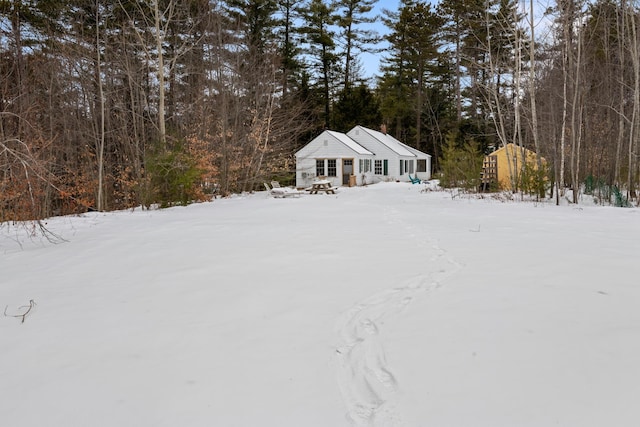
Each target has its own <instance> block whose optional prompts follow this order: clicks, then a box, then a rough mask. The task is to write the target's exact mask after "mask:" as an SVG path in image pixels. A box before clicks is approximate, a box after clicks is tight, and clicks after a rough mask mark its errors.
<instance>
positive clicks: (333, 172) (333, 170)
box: [327, 159, 338, 176]
mask: <svg viewBox="0 0 640 427" xmlns="http://www.w3.org/2000/svg"><path fill="white" fill-rule="evenodd" d="M337 173H338V168H337V167H336V159H329V160H327V176H338V175H337Z"/></svg>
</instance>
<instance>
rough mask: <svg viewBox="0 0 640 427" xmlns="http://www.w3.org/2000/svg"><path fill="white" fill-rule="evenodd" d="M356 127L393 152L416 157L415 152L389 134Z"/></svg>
mask: <svg viewBox="0 0 640 427" xmlns="http://www.w3.org/2000/svg"><path fill="white" fill-rule="evenodd" d="M356 128H358V129H360V130H362V131H363V132H366V133H368V134H369V135H371V136H372V137H374V138H375V139H376V140H377V141H378V142H380V143H382V144H383V145H385V146H386V147H387V148H389V149H390V150H391V151H393V152H394V153H396V154H398V155H400V156H407V157H417V154H416V153H413V152H412V151H411V150H409V149H408V148H409V147H407V146H406V145H404V144H403V143H402V142H400V141H398V140H397V139H395V138H394V137H392V136H391V135H389V134H386V133H382V132H378V131H377V130H373V129H369V128H366V127H364V126H356ZM354 129H355V128H354ZM423 154H426V153H423Z"/></svg>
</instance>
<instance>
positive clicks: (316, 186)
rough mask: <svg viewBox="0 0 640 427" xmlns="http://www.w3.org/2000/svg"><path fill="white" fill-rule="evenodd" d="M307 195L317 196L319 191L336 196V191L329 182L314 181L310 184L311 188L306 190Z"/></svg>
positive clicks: (324, 180)
mask: <svg viewBox="0 0 640 427" xmlns="http://www.w3.org/2000/svg"><path fill="white" fill-rule="evenodd" d="M307 191H308V192H309V194H318V192H319V191H324V192H325V193H326V194H336V190H335V188H334V187H332V186H331V182H330V181H327V180H326V179H323V180H320V181H314V182H313V184H311V188H307Z"/></svg>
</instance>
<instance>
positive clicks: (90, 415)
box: [0, 183, 640, 427]
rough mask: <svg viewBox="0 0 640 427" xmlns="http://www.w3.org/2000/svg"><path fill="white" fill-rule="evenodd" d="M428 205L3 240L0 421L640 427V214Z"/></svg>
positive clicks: (120, 222) (159, 223)
mask: <svg viewBox="0 0 640 427" xmlns="http://www.w3.org/2000/svg"><path fill="white" fill-rule="evenodd" d="M421 189H422V187H421V186H420V185H411V184H405V183H386V184H377V185H373V186H369V187H358V188H343V189H341V190H340V191H339V193H338V194H337V195H322V194H321V195H304V196H303V197H299V198H287V199H274V198H268V197H267V196H266V195H265V194H266V193H264V192H263V193H257V194H253V195H248V196H244V197H240V196H238V197H234V198H229V199H218V200H216V201H214V202H212V203H205V204H197V205H192V206H189V207H183V208H172V209H167V210H159V211H139V210H136V211H135V212H131V211H126V212H118V213H90V214H86V215H83V216H80V217H64V218H55V219H51V220H49V221H48V224H47V227H49V229H50V230H51V231H53V232H55V233H56V234H58V235H60V236H62V237H64V238H65V239H66V240H67V241H66V242H63V243H59V244H51V243H48V242H47V241H46V240H44V239H41V238H32V239H30V238H28V237H25V236H23V235H21V232H22V231H23V230H22V229H20V228H19V229H16V228H12V227H9V226H7V225H5V226H3V227H1V228H0V272H1V273H0V274H1V276H0V305H2V309H3V310H5V307H6V316H2V317H0V343H1V344H0V346H1V350H0V420H1V421H0V423H1V424H2V425H4V426H19V427H31V426H33V427H35V426H38V427H41V426H64V427H76V426H77V427H81V426H82V427H84V426H104V427H113V426H118V427H128V426H132V427H133V426H136V427H139V426H144V427H147V426H149V427H151V426H153V427H156V426H171V427H177V426H181V427H182V426H220V427H232V426H238V427H254V426H256V427H257V426H260V427H262V426H268V427H270V426H274V427H327V426H331V427H338V426H392V427H394V426H395V427H400V426H404V427H422V426H424V427H428V426H435V427H529V426H530V427H534V426H535V427H547V426H566V427H590V426H593V427H603V426H616V427H627V426H628V427H632V426H633V427H635V426H638V425H640V405H638V400H639V399H640V363H639V361H640V270H639V269H638V265H639V264H638V263H639V254H640V251H639V249H640V210H639V209H637V208H633V209H622V208H612V207H596V206H591V205H586V204H585V205H581V206H561V207H556V206H552V205H547V204H541V203H538V204H534V203H515V202H508V203H501V202H499V201H496V200H490V199H485V200H469V199H463V198H455V199H452V198H451V196H450V195H449V193H447V192H428V193H421V192H420V190H421ZM18 242H19V243H18ZM30 300H33V301H34V302H35V303H36V305H35V306H34V307H33V309H32V310H31V312H29V313H28V315H27V316H25V317H24V323H21V320H22V318H21V317H12V316H19V315H20V313H24V312H25V310H27V308H26V307H25V306H27V305H28V304H29V301H30Z"/></svg>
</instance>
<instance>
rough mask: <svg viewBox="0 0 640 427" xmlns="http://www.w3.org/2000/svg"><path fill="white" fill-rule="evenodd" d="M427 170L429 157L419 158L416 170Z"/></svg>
mask: <svg viewBox="0 0 640 427" xmlns="http://www.w3.org/2000/svg"><path fill="white" fill-rule="evenodd" d="M426 171H427V159H418V165H417V169H416V172H426Z"/></svg>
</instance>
